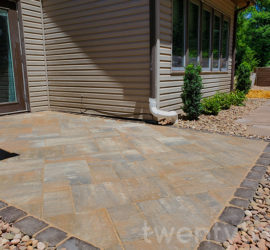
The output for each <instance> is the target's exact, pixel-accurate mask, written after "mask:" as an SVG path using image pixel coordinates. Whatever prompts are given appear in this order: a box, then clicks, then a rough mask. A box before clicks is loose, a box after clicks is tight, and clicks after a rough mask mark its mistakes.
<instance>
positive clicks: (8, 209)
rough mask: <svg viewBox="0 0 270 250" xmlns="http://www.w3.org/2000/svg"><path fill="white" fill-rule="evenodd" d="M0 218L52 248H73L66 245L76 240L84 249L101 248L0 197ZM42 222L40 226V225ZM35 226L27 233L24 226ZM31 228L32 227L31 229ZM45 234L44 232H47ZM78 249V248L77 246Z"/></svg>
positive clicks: (97, 249) (70, 249)
mask: <svg viewBox="0 0 270 250" xmlns="http://www.w3.org/2000/svg"><path fill="white" fill-rule="evenodd" d="M0 219H1V220H2V221H4V222H5V223H9V224H11V225H13V226H14V227H16V228H18V229H19V230H20V231H21V232H23V233H24V234H26V235H29V236H33V237H34V238H36V237H37V239H38V238H39V241H42V242H44V243H47V244H48V245H49V247H52V248H54V249H62V248H63V247H65V249H66V250H74V249H73V248H70V247H68V244H71V245H72V243H71V242H72V241H74V240H75V241H77V242H76V243H77V244H76V245H79V246H83V249H85V250H102V248H98V247H96V246H95V245H93V244H92V243H89V242H86V241H84V240H81V239H79V238H78V237H76V236H74V235H72V234H69V233H68V232H65V231H63V230H62V229H60V228H58V227H56V226H54V225H52V224H51V223H49V222H46V221H45V220H43V219H39V218H36V217H35V216H33V215H31V214H29V213H27V212H25V211H23V210H21V209H19V208H17V207H15V206H12V205H10V204H8V203H7V202H5V201H3V200H1V199H0ZM29 219H32V221H33V224H32V225H29V224H27V223H24V222H25V221H26V220H29ZM40 224H42V226H40ZM29 226H30V227H32V228H33V226H36V227H37V229H36V230H34V231H33V232H32V233H27V229H26V227H29ZM32 230H33V229H32ZM48 231H49V233H48V234H46V232H48ZM50 231H57V232H58V233H59V236H60V237H55V236H56V234H55V233H52V234H51V232H50ZM77 249H80V248H77Z"/></svg>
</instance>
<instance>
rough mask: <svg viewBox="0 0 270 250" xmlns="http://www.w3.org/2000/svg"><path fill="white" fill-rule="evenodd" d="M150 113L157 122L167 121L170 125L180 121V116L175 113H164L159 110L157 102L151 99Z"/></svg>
mask: <svg viewBox="0 0 270 250" xmlns="http://www.w3.org/2000/svg"><path fill="white" fill-rule="evenodd" d="M149 108H150V113H151V114H152V115H153V117H154V119H155V120H156V121H158V122H159V121H162V120H166V121H167V122H169V123H173V124H174V123H175V122H176V121H177V120H178V114H177V113H176V112H175V111H164V110H160V109H158V108H157V101H156V99H154V98H149Z"/></svg>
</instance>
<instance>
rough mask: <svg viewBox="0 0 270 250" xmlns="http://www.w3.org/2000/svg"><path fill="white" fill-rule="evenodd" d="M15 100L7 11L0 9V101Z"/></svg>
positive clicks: (9, 101)
mask: <svg viewBox="0 0 270 250" xmlns="http://www.w3.org/2000/svg"><path fill="white" fill-rule="evenodd" d="M16 101H17V98H16V90H15V77H14V68H13V57H12V49H11V43H10V33H9V22H8V11H7V10H3V9H0V103H12V102H16Z"/></svg>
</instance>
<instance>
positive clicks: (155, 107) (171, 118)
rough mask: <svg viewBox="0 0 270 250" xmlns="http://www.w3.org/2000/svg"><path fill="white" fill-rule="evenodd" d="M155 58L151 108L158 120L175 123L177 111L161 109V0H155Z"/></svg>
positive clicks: (150, 99)
mask: <svg viewBox="0 0 270 250" xmlns="http://www.w3.org/2000/svg"><path fill="white" fill-rule="evenodd" d="M153 58H154V60H153V62H152V63H153V70H154V72H153V75H154V77H153V78H154V79H155V80H154V83H152V84H154V87H153V88H152V91H153V92H154V93H153V95H152V96H154V98H149V109H150V112H151V114H152V115H153V117H154V119H155V120H156V121H161V120H166V121H168V122H170V123H175V122H176V121H177V119H178V114H177V113H176V112H175V111H164V110H160V109H159V97H160V93H159V83H160V0H155V50H154V57H153Z"/></svg>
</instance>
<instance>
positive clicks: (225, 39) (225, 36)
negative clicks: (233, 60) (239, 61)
mask: <svg viewBox="0 0 270 250" xmlns="http://www.w3.org/2000/svg"><path fill="white" fill-rule="evenodd" d="M229 30H230V27H229V21H228V20H224V21H223V31H222V53H221V70H222V71H227V70H228V59H229Z"/></svg>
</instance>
